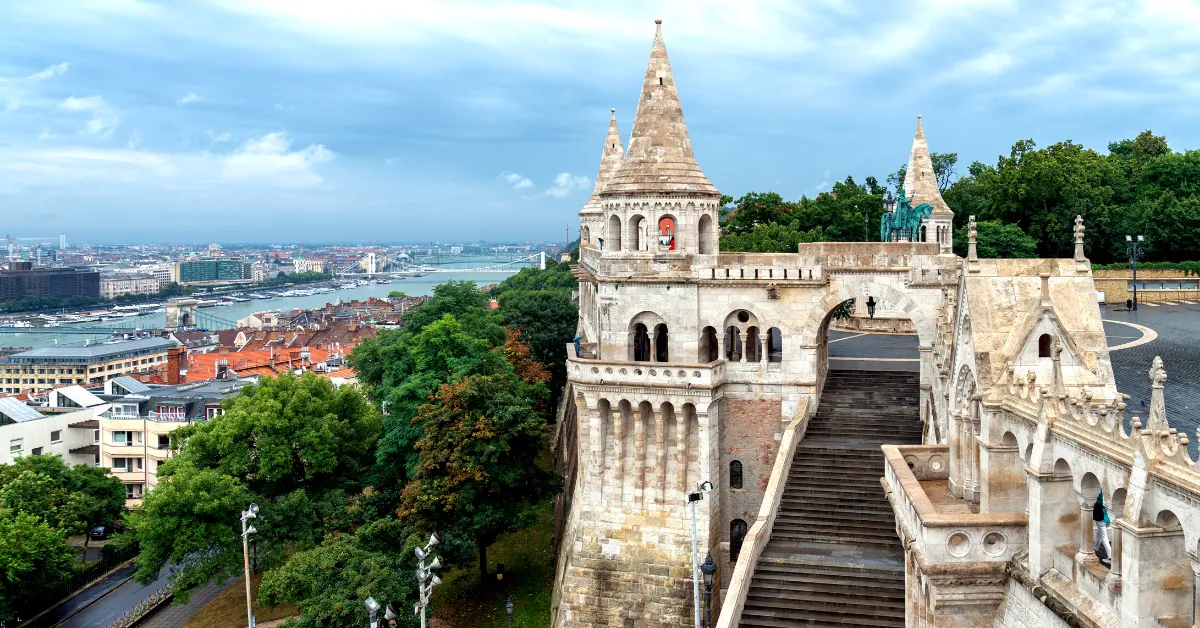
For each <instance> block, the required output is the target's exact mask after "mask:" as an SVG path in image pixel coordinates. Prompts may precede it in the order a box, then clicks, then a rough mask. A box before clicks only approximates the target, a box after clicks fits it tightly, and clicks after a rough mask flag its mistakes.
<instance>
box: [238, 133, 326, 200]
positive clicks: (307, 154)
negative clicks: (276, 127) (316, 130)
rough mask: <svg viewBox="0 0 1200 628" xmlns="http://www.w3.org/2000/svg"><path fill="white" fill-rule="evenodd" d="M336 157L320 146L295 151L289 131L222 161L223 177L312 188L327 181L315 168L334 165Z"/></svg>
mask: <svg viewBox="0 0 1200 628" xmlns="http://www.w3.org/2000/svg"><path fill="white" fill-rule="evenodd" d="M336 156H337V155H336V153H334V152H333V151H331V150H329V149H327V148H325V147H324V146H322V145H320V144H310V145H309V146H308V147H307V148H302V149H300V150H295V151H294V150H292V139H291V138H290V137H288V134H287V132H286V131H276V132H274V133H268V134H266V135H264V136H262V137H258V138H251V139H249V140H247V141H246V143H245V144H242V145H241V147H239V148H238V149H237V150H235V151H234V152H233V154H231V155H228V156H226V157H224V158H223V161H224V168H223V170H222V176H223V177H224V178H226V179H231V180H243V181H245V180H250V181H263V182H270V183H275V184H278V185H281V186H285V187H312V186H316V185H320V184H321V182H322V181H324V178H323V177H321V175H319V174H317V173H316V171H315V170H314V167H315V166H317V165H319V164H324V163H328V162H330V161H333V160H334V158H335V157H336Z"/></svg>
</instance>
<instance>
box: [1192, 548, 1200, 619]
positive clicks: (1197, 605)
mask: <svg viewBox="0 0 1200 628" xmlns="http://www.w3.org/2000/svg"><path fill="white" fill-rule="evenodd" d="M1192 628H1200V560H1193V561H1192Z"/></svg>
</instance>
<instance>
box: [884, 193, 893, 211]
mask: <svg viewBox="0 0 1200 628" xmlns="http://www.w3.org/2000/svg"><path fill="white" fill-rule="evenodd" d="M883 206H884V207H886V208H887V210H888V211H892V210H893V209H895V208H896V199H895V198H893V197H892V191H891V190H888V193H887V197H886V198H884V199H883Z"/></svg>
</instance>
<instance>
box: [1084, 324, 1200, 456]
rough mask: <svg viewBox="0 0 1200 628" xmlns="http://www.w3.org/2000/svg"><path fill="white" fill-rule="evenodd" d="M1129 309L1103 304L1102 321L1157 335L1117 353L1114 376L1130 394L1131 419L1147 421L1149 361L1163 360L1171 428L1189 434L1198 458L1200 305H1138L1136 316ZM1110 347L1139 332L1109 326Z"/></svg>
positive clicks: (1118, 386) (1106, 328)
mask: <svg viewBox="0 0 1200 628" xmlns="http://www.w3.org/2000/svg"><path fill="white" fill-rule="evenodd" d="M1122 310H1124V307H1121V308H1119V309H1118V308H1116V307H1111V306H1105V305H1101V306H1100V317H1101V318H1103V319H1106V320H1112V321H1125V322H1130V323H1136V324H1138V325H1141V326H1143V327H1149V328H1150V329H1153V330H1154V331H1155V332H1157V333H1158V337H1157V338H1155V339H1154V340H1152V341H1150V342H1148V343H1146V344H1142V345H1139V346H1136V347H1129V348H1127V349H1120V350H1117V351H1113V352H1112V353H1111V354H1110V355H1111V358H1112V365H1113V374H1114V375H1115V376H1116V379H1117V389H1118V390H1120V391H1121V392H1123V393H1125V394H1127V395H1129V400H1128V401H1126V402H1125V403H1126V404H1127V405H1128V407H1129V410H1128V414H1127V415H1126V416H1127V417H1132V416H1139V417H1141V418H1142V422H1143V423H1144V422H1145V420H1146V413H1147V412H1148V411H1149V408H1150V376H1149V371H1150V363H1151V362H1152V361H1153V360H1154V356H1159V357H1161V358H1162V359H1163V367H1164V368H1165V369H1166V370H1167V382H1166V390H1165V393H1166V395H1165V396H1166V401H1167V419H1168V420H1169V421H1170V422H1171V427H1173V428H1176V429H1178V430H1179V431H1180V432H1182V433H1185V434H1187V435H1188V440H1189V441H1190V443H1189V448H1190V449H1191V451H1192V456H1193V457H1195V456H1196V452H1197V444H1198V441H1200V436H1198V435H1197V434H1196V428H1197V427H1200V376H1198V375H1197V374H1200V305H1188V304H1183V303H1180V304H1178V305H1160V306H1158V307H1149V306H1146V305H1145V304H1141V305H1139V306H1138V311H1136V312H1126V311H1122ZM1104 331H1105V333H1106V334H1107V335H1108V345H1109V346H1110V347H1112V346H1117V345H1121V344H1124V343H1127V342H1130V340H1131V339H1132V337H1134V336H1139V335H1140V332H1138V331H1137V330H1135V329H1134V328H1132V327H1128V326H1125V325H1119V324H1113V323H1108V322H1106V323H1104Z"/></svg>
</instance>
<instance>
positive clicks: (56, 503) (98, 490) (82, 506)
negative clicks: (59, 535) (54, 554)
mask: <svg viewBox="0 0 1200 628" xmlns="http://www.w3.org/2000/svg"><path fill="white" fill-rule="evenodd" d="M0 507H2V508H5V509H7V510H9V511H11V512H13V513H23V514H29V515H33V516H35V517H38V518H39V519H40V520H42V521H44V522H46V524H47V525H49V526H50V527H52V528H55V529H57V530H60V531H62V532H63V533H64V534H66V535H68V536H74V535H77V534H83V533H84V532H86V531H87V530H88V529H89V528H91V527H93V526H97V525H103V524H111V523H113V522H114V521H116V520H117V517H119V516H120V514H121V510H122V509H123V508H124V507H125V486H124V485H123V484H122V483H121V481H120V480H118V479H117V478H115V477H113V476H112V475H110V474H109V472H108V470H107V469H101V468H96V467H90V466H87V465H75V466H74V467H72V466H69V465H67V464H66V463H65V462H63V459H62V457H60V456H56V455H50V454H48V455H40V456H25V457H22V458H20V459H19V460H16V461H15V462H13V464H11V465H0Z"/></svg>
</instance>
